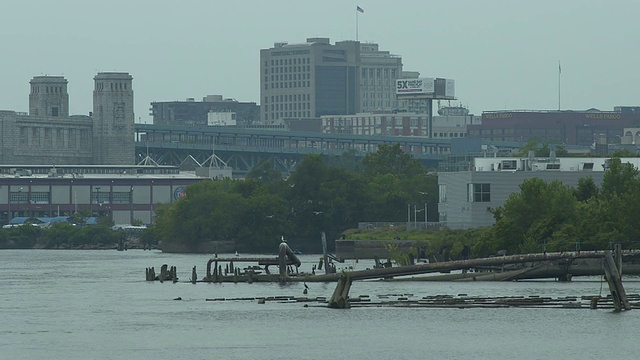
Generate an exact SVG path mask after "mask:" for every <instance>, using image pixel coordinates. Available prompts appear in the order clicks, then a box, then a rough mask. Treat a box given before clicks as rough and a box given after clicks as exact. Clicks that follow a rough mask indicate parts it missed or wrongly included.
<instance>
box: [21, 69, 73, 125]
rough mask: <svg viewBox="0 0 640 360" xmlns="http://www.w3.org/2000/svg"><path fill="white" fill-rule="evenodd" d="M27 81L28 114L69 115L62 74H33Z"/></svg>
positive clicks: (67, 96) (65, 85)
mask: <svg viewBox="0 0 640 360" xmlns="http://www.w3.org/2000/svg"><path fill="white" fill-rule="evenodd" d="M29 83H30V84H31V92H30V93H29V115H31V116H48V117H68V116H69V93H67V79H65V78H64V77H62V76H34V77H33V79H31V81H30V82H29Z"/></svg>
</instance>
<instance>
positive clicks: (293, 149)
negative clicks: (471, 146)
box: [135, 124, 451, 176]
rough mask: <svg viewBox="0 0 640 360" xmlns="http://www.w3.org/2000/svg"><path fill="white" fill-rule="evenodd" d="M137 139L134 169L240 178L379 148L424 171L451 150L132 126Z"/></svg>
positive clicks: (416, 142) (385, 140)
mask: <svg viewBox="0 0 640 360" xmlns="http://www.w3.org/2000/svg"><path fill="white" fill-rule="evenodd" d="M135 136H136V162H137V163H141V164H144V163H156V164H159V165H174V166H181V167H182V168H183V169H192V168H195V167H199V166H212V165H213V164H211V162H212V161H214V162H219V161H222V162H224V163H225V164H226V165H228V166H230V167H232V168H233V173H234V175H238V176H241V175H243V174H246V173H247V172H248V171H249V170H251V168H253V167H254V166H256V165H257V164H258V163H260V161H264V160H267V161H272V162H273V164H274V166H276V168H277V169H278V170H280V171H281V172H283V173H289V172H290V171H291V170H293V168H294V167H295V165H296V164H297V163H298V162H299V161H300V160H301V159H302V157H303V156H304V155H307V154H323V155H327V156H331V155H335V156H339V155H342V154H344V153H345V152H347V151H351V152H352V153H353V154H354V155H355V156H357V157H362V156H364V155H365V154H367V153H371V152H376V151H377V149H378V146H379V145H380V144H387V145H393V144H396V143H399V144H400V146H401V147H402V149H403V150H404V151H405V152H407V153H409V154H411V155H413V156H414V157H415V158H417V159H419V160H420V161H422V163H423V164H424V165H425V166H427V167H430V168H435V167H437V164H438V162H440V161H442V160H443V159H444V155H445V154H449V153H450V150H451V141H450V140H449V139H429V138H425V137H407V136H381V135H353V134H325V133H316V132H297V131H284V130H265V129H246V128H229V127H204V126H203V127H199V126H176V125H173V126H172V125H151V124H136V125H135ZM213 153H215V156H212V154H213Z"/></svg>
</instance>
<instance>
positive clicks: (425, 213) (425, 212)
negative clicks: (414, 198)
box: [424, 203, 428, 229]
mask: <svg viewBox="0 0 640 360" xmlns="http://www.w3.org/2000/svg"><path fill="white" fill-rule="evenodd" d="M427 223H428V220H427V203H424V228H425V229H426V228H427Z"/></svg>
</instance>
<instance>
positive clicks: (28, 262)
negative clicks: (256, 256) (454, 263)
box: [0, 250, 640, 360]
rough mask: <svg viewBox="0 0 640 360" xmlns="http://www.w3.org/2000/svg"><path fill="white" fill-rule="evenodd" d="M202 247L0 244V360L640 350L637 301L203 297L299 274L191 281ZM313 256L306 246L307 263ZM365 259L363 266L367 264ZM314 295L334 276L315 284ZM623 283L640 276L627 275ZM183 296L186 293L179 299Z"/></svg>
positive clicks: (269, 291)
mask: <svg viewBox="0 0 640 360" xmlns="http://www.w3.org/2000/svg"><path fill="white" fill-rule="evenodd" d="M208 258H209V256H208V255H176V254H163V253H160V252H155V251H154V252H149V251H146V252H143V251H140V250H131V251H126V252H117V251H77V250H76V251H73V250H70V251H64V250H59V251H54V250H3V251H0V273H1V274H2V275H1V276H0V359H149V360H159V359H214V358H215V359H321V358H326V359H614V358H615V359H638V358H640V335H638V330H639V329H640V311H638V310H632V311H628V312H623V313H620V314H614V313H612V312H611V311H610V310H603V309H599V310H587V309H530V308H507V309H504V308H498V309H434V308H387V307H385V308H375V307H372V308H352V309H348V310H331V309H327V308H325V307H322V306H319V305H317V304H315V303H311V304H310V306H309V307H307V308H305V307H304V304H302V303H291V302H289V303H285V302H267V303H266V304H258V303H257V302H256V301H216V302H211V301H205V299H206V298H238V297H256V296H277V295H287V296H302V291H303V284H299V283H295V284H288V285H278V284H258V283H254V284H196V285H193V284H190V283H188V280H189V277H190V275H191V268H192V267H193V266H197V267H198V276H199V278H202V276H203V275H204V272H205V265H206V262H207V260H208ZM317 259H318V256H317V255H310V256H302V257H301V260H302V261H303V266H302V270H304V271H311V266H312V264H313V263H315V262H316V261H317ZM164 263H166V264H169V265H175V266H177V269H178V276H179V277H180V282H179V283H177V284H172V283H168V282H165V283H159V282H154V283H148V282H145V281H144V276H145V274H144V270H145V268H146V267H151V266H154V267H155V268H156V271H157V272H159V268H160V266H161V265H162V264H164ZM371 265H372V261H360V262H359V263H358V264H356V267H357V269H363V268H366V267H367V266H371ZM308 285H309V287H310V290H309V294H308V296H309V297H316V296H326V297H327V298H328V297H330V296H331V293H332V292H333V290H334V288H335V285H334V284H317V283H310V284H308ZM625 288H626V290H627V293H639V292H640V279H638V278H626V279H625ZM607 289H608V288H607V285H606V283H605V284H602V283H601V282H600V278H588V279H586V280H582V279H581V280H576V281H573V282H571V283H558V282H553V281H530V282H510V283H490V282H464V283H450V282H442V283H440V282H438V283H432V282H393V283H380V282H356V283H355V284H354V285H353V287H352V289H351V293H350V294H351V295H352V296H358V295H365V294H366V295H370V297H371V298H372V299H377V295H382V294H413V296H416V297H422V296H430V295H437V294H448V295H458V294H461V293H464V294H468V295H469V296H517V295H521V296H531V295H539V296H552V297H559V296H582V295H598V294H600V293H602V294H603V295H606V294H607V291H608V290H607ZM176 297H182V299H183V300H182V301H174V300H173V299H174V298H176Z"/></svg>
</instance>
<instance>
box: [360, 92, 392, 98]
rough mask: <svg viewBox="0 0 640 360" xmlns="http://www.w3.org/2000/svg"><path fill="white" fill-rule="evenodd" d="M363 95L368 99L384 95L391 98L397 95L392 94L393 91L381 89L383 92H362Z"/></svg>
mask: <svg viewBox="0 0 640 360" xmlns="http://www.w3.org/2000/svg"><path fill="white" fill-rule="evenodd" d="M362 97H363V98H365V99H367V98H371V99H374V98H378V99H382V98H383V97H384V98H385V99H389V98H395V96H392V94H391V91H381V92H373V91H370V92H364V91H363V92H362Z"/></svg>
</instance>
